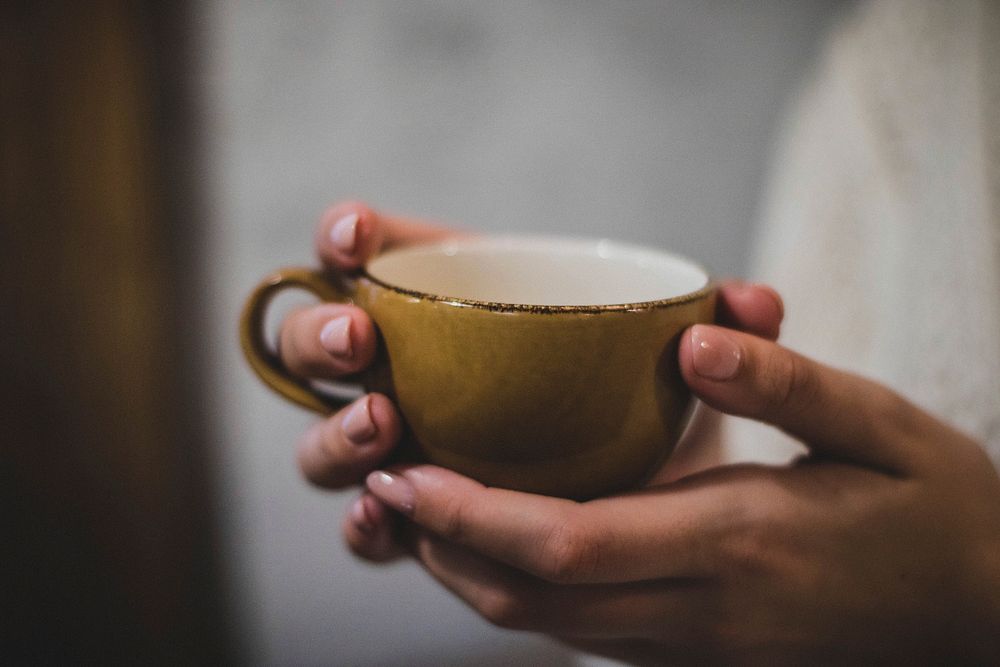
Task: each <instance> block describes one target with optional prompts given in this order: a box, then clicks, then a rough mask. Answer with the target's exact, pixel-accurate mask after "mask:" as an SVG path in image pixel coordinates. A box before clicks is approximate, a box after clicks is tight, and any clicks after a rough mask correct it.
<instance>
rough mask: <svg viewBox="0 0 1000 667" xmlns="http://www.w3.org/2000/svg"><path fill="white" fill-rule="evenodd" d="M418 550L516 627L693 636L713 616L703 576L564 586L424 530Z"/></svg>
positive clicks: (442, 577)
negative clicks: (690, 578) (695, 630)
mask: <svg viewBox="0 0 1000 667" xmlns="http://www.w3.org/2000/svg"><path fill="white" fill-rule="evenodd" d="M414 554H415V555H416V557H417V559H418V560H419V561H420V562H421V564H422V565H423V566H424V568H425V569H426V570H427V571H428V572H429V573H430V574H431V575H432V576H433V577H434V578H435V579H437V581H438V582H440V583H441V584H442V585H443V586H445V587H446V588H448V589H449V590H450V591H451V592H452V593H454V594H455V595H457V596H458V597H459V598H460V599H462V600H463V601H464V602H465V603H466V604H468V605H469V606H470V607H472V608H473V609H474V610H475V611H476V612H477V613H479V614H480V615H481V616H483V617H484V618H485V619H487V620H488V621H490V622H491V623H493V624H495V625H499V626H500V627H503V628H507V629H511V630H527V631H531V632H543V633H546V634H555V635H562V636H574V637H595V638H597V637H599V638H610V637H642V636H652V635H653V634H654V633H655V635H656V636H659V637H671V636H674V637H676V638H680V637H681V636H685V637H687V638H689V639H690V638H691V637H690V635H691V633H692V631H693V630H694V629H695V628H701V627H704V626H705V624H706V621H707V619H710V618H711V615H710V614H707V613H705V610H706V609H707V608H708V605H709V604H710V600H711V599H712V596H711V595H706V591H707V590H709V589H710V588H711V586H712V584H710V583H708V582H706V581H702V580H658V581H643V582H636V583H626V584H615V585H613V586H607V585H582V586H561V585H557V584H552V583H549V582H546V581H542V580H539V579H537V578H535V577H531V576H529V575H526V574H524V573H523V572H520V571H518V570H515V569H513V568H511V567H509V566H507V565H504V564H502V563H498V562H496V561H494V560H491V559H489V558H485V557H483V556H481V555H479V554H477V553H475V552H473V551H471V550H469V549H467V548H464V547H460V546H457V545H455V544H452V543H450V542H447V541H445V540H442V539H441V538H438V537H436V536H434V535H432V534H430V533H426V532H424V533H422V534H421V535H420V536H419V537H418V538H417V539H416V541H415V549H414ZM694 619H698V620H694ZM692 626H693V627H692Z"/></svg>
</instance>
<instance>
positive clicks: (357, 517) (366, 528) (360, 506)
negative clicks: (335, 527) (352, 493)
mask: <svg viewBox="0 0 1000 667" xmlns="http://www.w3.org/2000/svg"><path fill="white" fill-rule="evenodd" d="M348 516H349V517H350V518H351V523H353V524H354V527H355V528H357V529H358V530H360V531H361V532H362V533H371V532H372V528H374V526H373V525H372V522H371V519H369V518H368V512H367V511H365V498H364V496H361V497H360V498H358V499H357V500H355V501H354V504H353V505H351V509H350V510H348Z"/></svg>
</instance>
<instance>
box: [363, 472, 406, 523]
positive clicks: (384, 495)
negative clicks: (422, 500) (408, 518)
mask: <svg viewBox="0 0 1000 667" xmlns="http://www.w3.org/2000/svg"><path fill="white" fill-rule="evenodd" d="M365 484H366V485H367V486H368V490H369V491H371V492H372V494H373V495H374V496H375V497H376V498H378V499H379V500H381V501H382V502H384V503H385V504H386V505H388V506H389V507H391V508H393V509H394V510H396V511H397V512H402V513H403V514H413V503H414V497H415V493H414V490H413V485H412V484H410V481H409V480H408V479H406V478H405V477H403V476H402V475H397V474H394V473H391V472H385V471H384V470H376V471H375V472H373V473H371V474H370V475H368V479H366V480H365Z"/></svg>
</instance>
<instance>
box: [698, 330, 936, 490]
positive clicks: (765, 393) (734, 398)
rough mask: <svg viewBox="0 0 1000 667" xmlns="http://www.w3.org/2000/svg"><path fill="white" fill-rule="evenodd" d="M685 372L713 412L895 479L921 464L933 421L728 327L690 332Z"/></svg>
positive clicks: (894, 398)
mask: <svg viewBox="0 0 1000 667" xmlns="http://www.w3.org/2000/svg"><path fill="white" fill-rule="evenodd" d="M680 366H681V372H682V373H683V375H684V380H685V381H686V382H687V383H688V385H689V386H690V387H691V390H692V391H693V392H694V393H695V394H696V395H697V396H698V397H699V398H700V399H701V400H703V401H704V402H705V403H707V404H708V405H710V406H712V407H713V408H716V409H717V410H720V411H722V412H725V413H728V414H731V415H736V416H741V417H749V418H751V419H756V420H758V421H762V422H766V423H768V424H772V425H774V426H777V427H778V428H780V429H782V430H784V431H786V432H787V433H789V434H790V435H792V436H794V437H796V438H799V439H800V440H802V441H803V443H804V444H805V445H807V446H808V447H809V448H810V449H811V450H812V451H814V452H817V453H821V454H824V455H827V456H830V457H832V458H838V459H846V460H851V461H854V462H856V463H860V464H863V465H866V466H871V467H875V468H881V469H884V470H887V471H891V472H898V473H901V472H906V471H907V469H909V468H911V467H912V464H913V463H914V462H915V461H916V460H917V459H919V458H921V452H920V448H921V445H920V444H919V443H921V442H923V441H924V440H925V438H923V437H921V433H922V431H926V426H927V424H926V423H925V422H927V421H928V420H930V421H933V420H932V419H931V418H929V417H928V416H927V415H925V414H924V413H923V412H921V411H920V410H919V409H917V408H916V407H914V406H913V405H911V404H910V403H908V402H907V401H906V400H904V399H903V398H901V397H900V396H899V395H897V394H896V393H895V392H893V391H891V390H890V389H888V388H887V387H885V386H883V385H881V384H878V383H876V382H872V381H870V380H866V379H864V378H862V377H859V376H857V375H852V374H850V373H846V372H843V371H839V370H835V369H833V368H830V367H828V366H824V365H823V364H820V363H818V362H815V361H813V360H811V359H808V358H806V357H804V356H802V355H800V354H797V353H795V352H792V351H791V350H788V349H786V348H784V347H782V346H780V345H778V344H776V343H772V342H770V341H765V340H763V339H761V338H758V337H756V336H751V335H748V334H743V333H740V332H737V331H733V330H731V329H724V328H722V327H714V326H706V325H697V326H694V327H691V329H689V330H688V332H687V334H686V335H685V336H683V338H682V340H681V346H680ZM927 447H928V446H927V445H924V448H927Z"/></svg>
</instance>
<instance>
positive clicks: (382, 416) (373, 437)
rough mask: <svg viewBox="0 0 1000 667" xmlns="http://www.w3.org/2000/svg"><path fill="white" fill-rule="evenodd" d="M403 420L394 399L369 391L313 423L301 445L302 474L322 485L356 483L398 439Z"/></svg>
mask: <svg viewBox="0 0 1000 667" xmlns="http://www.w3.org/2000/svg"><path fill="white" fill-rule="evenodd" d="M401 433H402V423H401V419H400V418H399V415H398V413H397V412H396V410H395V408H394V407H393V405H392V403H391V401H389V399H388V398H386V397H385V396H382V395H381V394H368V395H365V396H362V397H361V398H359V399H358V400H356V401H354V402H353V403H351V404H350V405H348V406H347V407H346V408H344V409H343V410H341V411H340V412H338V413H337V414H335V415H333V416H332V417H330V418H328V419H326V420H324V421H322V422H319V423H318V424H316V425H314V426H312V427H311V428H310V429H309V430H308V431H306V433H305V434H304V435H303V437H302V439H301V440H300V442H299V447H298V463H299V468H300V470H301V471H302V474H303V476H304V477H305V478H306V479H307V480H309V482H311V483H312V484H314V485H316V486H319V487H323V488H334V489H336V488H341V487H344V486H348V485H350V484H357V483H359V482H360V481H362V480H363V479H364V477H365V476H366V475H367V474H368V473H370V472H371V471H372V470H373V469H374V468H375V467H376V466H378V465H379V464H380V463H381V462H382V461H383V460H384V459H385V458H386V456H388V455H389V452H391V451H392V448H393V447H394V446H395V445H396V444H397V443H398V441H399V438H400V435H401Z"/></svg>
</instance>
